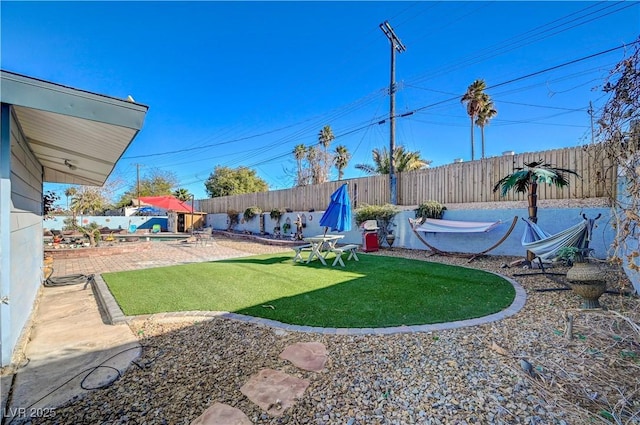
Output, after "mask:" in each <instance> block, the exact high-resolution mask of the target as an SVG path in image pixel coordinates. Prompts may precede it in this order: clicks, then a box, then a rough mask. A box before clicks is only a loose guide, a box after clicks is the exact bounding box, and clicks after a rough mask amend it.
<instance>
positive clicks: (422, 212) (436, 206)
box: [416, 201, 447, 218]
mask: <svg viewBox="0 0 640 425" xmlns="http://www.w3.org/2000/svg"><path fill="white" fill-rule="evenodd" d="M446 209H447V207H445V206H444V205H442V204H441V203H440V202H438V201H427V202H423V203H422V204H420V205H419V206H418V209H417V210H416V218H442V215H443V214H444V211H445V210H446Z"/></svg>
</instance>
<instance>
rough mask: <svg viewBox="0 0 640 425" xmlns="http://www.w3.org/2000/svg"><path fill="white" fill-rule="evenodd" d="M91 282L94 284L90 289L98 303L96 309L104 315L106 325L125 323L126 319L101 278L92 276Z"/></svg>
mask: <svg viewBox="0 0 640 425" xmlns="http://www.w3.org/2000/svg"><path fill="white" fill-rule="evenodd" d="M93 281H94V284H93V285H92V287H93V289H94V291H93V292H94V294H95V296H96V301H97V302H98V308H99V309H100V311H101V312H102V313H104V316H105V317H106V319H107V323H108V324H110V325H119V324H122V323H127V317H126V316H125V315H124V313H123V312H122V309H121V308H120V306H119V305H118V303H117V301H116V299H115V298H114V297H113V294H112V293H111V291H110V290H109V287H108V286H107V284H106V283H105V282H104V280H103V279H102V276H101V275H99V274H97V275H94V276H93Z"/></svg>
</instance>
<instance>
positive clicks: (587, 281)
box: [558, 246, 607, 309]
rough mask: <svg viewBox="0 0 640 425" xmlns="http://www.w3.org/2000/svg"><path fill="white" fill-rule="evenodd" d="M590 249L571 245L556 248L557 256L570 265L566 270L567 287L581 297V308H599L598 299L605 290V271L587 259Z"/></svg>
mask: <svg viewBox="0 0 640 425" xmlns="http://www.w3.org/2000/svg"><path fill="white" fill-rule="evenodd" d="M591 251H593V250H592V249H588V248H587V249H579V248H577V247H573V246H570V247H563V248H560V249H559V250H558V258H560V259H563V260H565V261H566V263H567V265H569V266H571V268H570V269H569V270H568V271H567V281H568V282H569V287H570V288H571V290H572V291H573V292H574V293H576V294H578V295H579V296H581V297H582V300H583V302H582V308H585V309H592V308H601V305H600V302H599V301H598V300H599V298H600V296H601V295H602V294H604V293H605V291H606V290H607V281H606V275H605V273H604V272H603V271H602V270H601V269H600V267H598V265H597V264H595V263H593V262H590V261H589V257H590V253H591Z"/></svg>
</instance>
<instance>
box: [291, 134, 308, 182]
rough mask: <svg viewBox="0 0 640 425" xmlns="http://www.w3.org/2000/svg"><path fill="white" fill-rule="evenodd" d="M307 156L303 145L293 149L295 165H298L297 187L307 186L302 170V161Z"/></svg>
mask: <svg viewBox="0 0 640 425" xmlns="http://www.w3.org/2000/svg"><path fill="white" fill-rule="evenodd" d="M306 155H307V147H306V146H305V145H303V144H299V145H297V146H296V147H295V148H293V156H294V157H295V159H296V163H297V165H298V181H297V183H296V184H297V185H298V186H304V185H306V184H307V181H306V180H307V179H306V178H305V177H304V172H303V168H302V161H304V158H305V156H306Z"/></svg>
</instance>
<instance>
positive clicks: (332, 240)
mask: <svg viewBox="0 0 640 425" xmlns="http://www.w3.org/2000/svg"><path fill="white" fill-rule="evenodd" d="M342 238H344V235H318V236H308V237H306V238H304V240H305V241H306V242H309V243H310V244H311V254H309V258H307V264H309V263H310V262H311V261H312V260H313V258H314V257H317V258H318V259H319V260H320V262H321V263H322V264H323V265H325V266H326V265H327V262H326V261H325V258H326V257H327V255H328V254H329V253H330V252H331V251H332V250H333V248H334V247H335V246H336V243H337V242H338V241H339V240H340V239H342ZM325 245H326V248H325ZM323 251H324V253H323Z"/></svg>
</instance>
